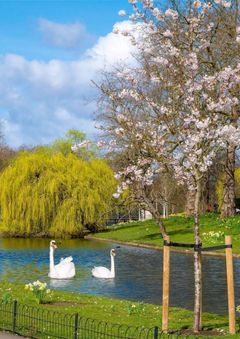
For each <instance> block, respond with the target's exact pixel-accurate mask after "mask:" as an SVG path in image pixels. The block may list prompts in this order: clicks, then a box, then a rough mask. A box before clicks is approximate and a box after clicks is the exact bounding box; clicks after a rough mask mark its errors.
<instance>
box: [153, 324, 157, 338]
mask: <svg viewBox="0 0 240 339" xmlns="http://www.w3.org/2000/svg"><path fill="white" fill-rule="evenodd" d="M153 339H158V327H157V326H155V327H154V336H153Z"/></svg>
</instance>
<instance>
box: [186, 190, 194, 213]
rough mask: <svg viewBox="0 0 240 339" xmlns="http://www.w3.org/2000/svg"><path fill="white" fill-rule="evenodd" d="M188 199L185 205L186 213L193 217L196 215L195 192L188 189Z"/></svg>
mask: <svg viewBox="0 0 240 339" xmlns="http://www.w3.org/2000/svg"><path fill="white" fill-rule="evenodd" d="M186 198H187V201H186V206H185V214H186V216H188V217H192V216H193V215H194V200H195V192H194V191H190V190H189V191H188V192H187V197H186Z"/></svg>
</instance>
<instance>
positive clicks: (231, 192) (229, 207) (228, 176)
mask: <svg viewBox="0 0 240 339" xmlns="http://www.w3.org/2000/svg"><path fill="white" fill-rule="evenodd" d="M235 153H236V146H233V145H229V146H228V149H227V157H226V164H225V178H224V184H223V197H222V206H221V217H222V218H228V217H231V216H233V215H235V213H236V208H235V180H234V171H235Z"/></svg>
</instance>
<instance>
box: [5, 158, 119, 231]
mask: <svg viewBox="0 0 240 339" xmlns="http://www.w3.org/2000/svg"><path fill="white" fill-rule="evenodd" d="M115 189H116V180H115V179H114V176H113V172H112V170H111V169H110V167H109V166H108V165H107V163H106V162H105V161H104V160H92V161H88V162H87V161H83V160H79V159H77V157H76V156H75V155H73V154H70V155H68V156H64V155H62V154H60V153H59V154H56V155H52V156H49V155H46V153H45V154H44V153H41V152H36V153H30V152H23V153H21V154H20V155H19V156H18V157H17V158H16V159H15V161H14V162H13V163H12V164H11V165H10V166H9V167H8V168H6V169H5V171H4V172H3V173H2V174H1V176H0V208H1V230H2V231H5V232H6V233H8V234H11V235H16V236H28V235H44V236H45V235H52V236H53V235H54V236H58V237H65V236H74V235H78V234H80V233H81V231H82V230H83V227H87V228H92V229H93V228H95V229H97V228H98V227H101V226H102V225H103V224H104V223H105V221H106V220H107V218H108V217H109V214H110V213H111V206H112V202H113V198H112V194H113V193H114V191H115Z"/></svg>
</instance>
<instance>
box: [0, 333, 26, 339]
mask: <svg viewBox="0 0 240 339" xmlns="http://www.w3.org/2000/svg"><path fill="white" fill-rule="evenodd" d="M5 338H6V339H18V338H26V337H21V336H19V335H17V334H14V333H9V332H0V339H5Z"/></svg>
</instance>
